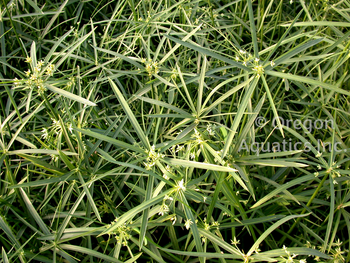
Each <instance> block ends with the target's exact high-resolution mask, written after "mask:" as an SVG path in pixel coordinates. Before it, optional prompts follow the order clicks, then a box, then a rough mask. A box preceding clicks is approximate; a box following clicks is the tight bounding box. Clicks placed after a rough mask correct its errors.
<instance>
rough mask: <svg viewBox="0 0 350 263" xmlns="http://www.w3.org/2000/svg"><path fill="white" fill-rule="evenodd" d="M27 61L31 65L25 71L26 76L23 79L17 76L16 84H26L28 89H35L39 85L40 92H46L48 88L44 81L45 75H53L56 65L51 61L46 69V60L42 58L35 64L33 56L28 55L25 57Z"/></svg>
mask: <svg viewBox="0 0 350 263" xmlns="http://www.w3.org/2000/svg"><path fill="white" fill-rule="evenodd" d="M25 62H27V63H28V64H29V65H30V68H29V69H28V70H27V71H25V72H24V73H25V76H26V78H24V79H21V80H19V79H17V78H15V79H14V81H15V82H14V84H15V86H20V85H25V87H26V88H28V89H33V88H34V87H37V88H38V91H39V93H42V92H44V91H45V90H46V88H45V87H44V81H45V80H46V79H43V77H44V75H46V76H47V77H50V76H53V73H54V71H55V65H54V64H51V63H50V64H49V65H48V66H47V67H46V69H44V68H43V66H44V61H42V60H40V61H38V62H37V63H36V64H35V65H34V64H33V60H32V58H31V57H27V58H26V59H25Z"/></svg>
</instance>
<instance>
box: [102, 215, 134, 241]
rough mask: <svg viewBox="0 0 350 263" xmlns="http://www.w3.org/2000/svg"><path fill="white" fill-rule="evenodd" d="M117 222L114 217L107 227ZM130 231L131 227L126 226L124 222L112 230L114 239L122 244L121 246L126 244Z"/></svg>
mask: <svg viewBox="0 0 350 263" xmlns="http://www.w3.org/2000/svg"><path fill="white" fill-rule="evenodd" d="M117 222H118V219H117V218H116V219H115V220H114V221H113V222H112V223H111V224H109V225H107V227H111V226H113V225H114V224H116V223H117ZM130 231H131V227H129V226H126V223H124V225H121V226H118V227H117V228H116V229H115V230H114V231H113V234H115V239H116V240H117V243H118V244H123V246H127V245H128V240H129V239H130V238H131V235H130Z"/></svg>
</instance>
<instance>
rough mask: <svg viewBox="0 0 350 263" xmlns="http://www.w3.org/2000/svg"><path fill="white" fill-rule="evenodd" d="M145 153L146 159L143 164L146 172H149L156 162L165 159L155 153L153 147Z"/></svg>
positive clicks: (162, 155)
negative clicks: (146, 154)
mask: <svg viewBox="0 0 350 263" xmlns="http://www.w3.org/2000/svg"><path fill="white" fill-rule="evenodd" d="M146 153H148V157H147V159H146V160H147V162H144V163H143V164H144V165H145V167H146V170H151V169H152V167H153V166H154V165H155V164H156V162H157V161H158V160H159V159H160V158H163V157H165V155H164V154H161V153H159V152H156V150H155V146H154V145H153V146H152V147H151V149H150V150H149V151H148V150H147V151H146Z"/></svg>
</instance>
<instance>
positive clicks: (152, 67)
mask: <svg viewBox="0 0 350 263" xmlns="http://www.w3.org/2000/svg"><path fill="white" fill-rule="evenodd" d="M141 62H142V63H145V68H146V71H147V73H148V75H149V76H152V75H153V74H158V73H159V67H158V62H156V61H154V62H153V61H152V59H149V60H146V59H142V61H141Z"/></svg>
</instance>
